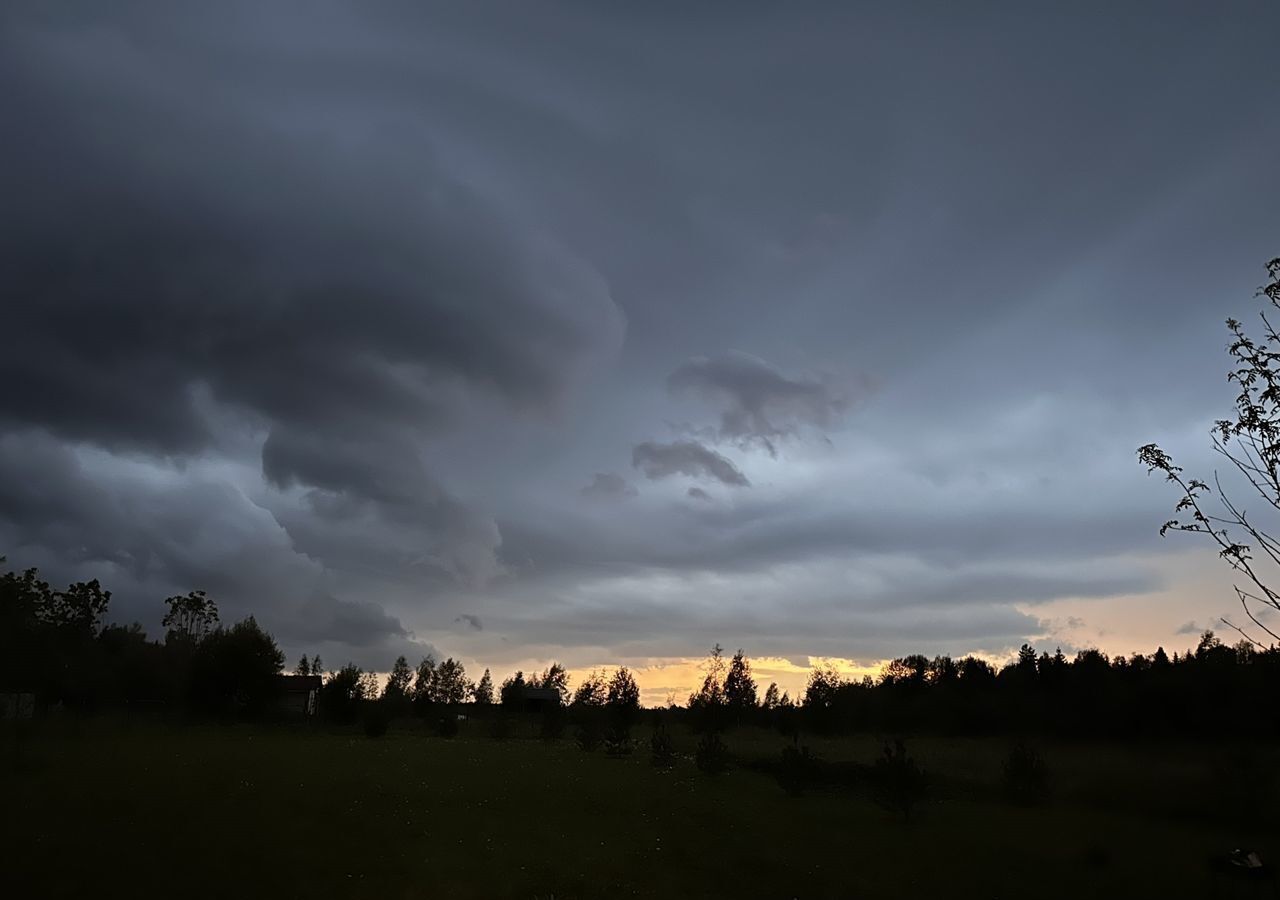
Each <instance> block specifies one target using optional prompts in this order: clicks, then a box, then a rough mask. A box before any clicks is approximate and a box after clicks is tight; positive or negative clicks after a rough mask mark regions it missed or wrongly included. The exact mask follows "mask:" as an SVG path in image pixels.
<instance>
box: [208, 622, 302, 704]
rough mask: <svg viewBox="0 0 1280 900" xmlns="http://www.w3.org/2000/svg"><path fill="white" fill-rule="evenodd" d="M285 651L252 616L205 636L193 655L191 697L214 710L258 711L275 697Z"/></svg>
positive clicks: (216, 629)
mask: <svg viewBox="0 0 1280 900" xmlns="http://www.w3.org/2000/svg"><path fill="white" fill-rule="evenodd" d="M283 667H284V653H283V652H282V651H281V650H280V648H279V647H277V646H276V642H275V640H274V639H273V638H272V637H271V635H270V634H268V633H267V632H266V631H264V630H263V629H262V628H261V627H260V626H259V625H258V623H257V621H256V620H255V619H254V617H253V616H249V617H248V618H247V619H245V620H243V621H241V622H237V623H236V624H234V625H232V626H231V627H230V628H229V629H223V628H215V629H214V630H213V631H211V632H209V633H208V634H206V635H205V636H204V638H203V639H202V640H201V641H200V643H199V644H198V645H197V647H196V651H195V655H194V657H193V659H192V672H191V690H192V694H193V699H194V700H195V701H196V702H197V704H199V705H200V706H202V707H203V708H205V709H208V710H210V711H215V712H232V711H237V710H244V711H247V712H250V713H257V712H261V711H263V710H264V709H266V708H267V706H268V705H269V704H270V703H271V702H272V700H273V699H274V697H275V692H276V682H275V677H276V675H278V674H280V670H281V669H282V668H283Z"/></svg>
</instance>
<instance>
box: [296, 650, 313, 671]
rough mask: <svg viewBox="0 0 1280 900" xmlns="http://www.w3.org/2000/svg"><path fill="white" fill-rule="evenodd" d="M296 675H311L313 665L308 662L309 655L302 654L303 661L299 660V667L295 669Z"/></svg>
mask: <svg viewBox="0 0 1280 900" xmlns="http://www.w3.org/2000/svg"><path fill="white" fill-rule="evenodd" d="M293 674H294V675H310V674H311V663H309V662H307V654H305V653H304V654H302V659H300V660H298V665H297V666H295V667H294V670H293Z"/></svg>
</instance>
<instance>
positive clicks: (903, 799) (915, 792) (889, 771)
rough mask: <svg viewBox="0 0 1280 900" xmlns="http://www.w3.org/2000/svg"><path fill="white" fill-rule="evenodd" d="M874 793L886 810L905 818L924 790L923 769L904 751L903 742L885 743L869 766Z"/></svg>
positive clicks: (910, 812)
mask: <svg viewBox="0 0 1280 900" xmlns="http://www.w3.org/2000/svg"><path fill="white" fill-rule="evenodd" d="M872 776H873V778H874V780H875V796H876V800H877V802H878V803H880V805H881V806H883V807H885V808H886V809H888V810H891V811H893V812H896V813H900V814H901V815H902V817H903V819H905V820H906V821H907V822H910V821H911V816H912V814H913V813H914V812H915V809H916V807H917V806H918V805H919V803H920V801H921V800H923V799H924V797H925V793H926V777H925V773H924V770H923V769H921V768H920V766H918V765H917V764H916V761H915V760H914V759H912V758H911V757H910V756H908V755H907V747H906V744H905V743H904V742H903V741H901V740H896V741H894V742H893V743H892V744H888V743H886V744H885V745H884V753H883V754H882V755H881V756H880V758H879V759H877V760H876V764H875V766H874V768H873V770H872Z"/></svg>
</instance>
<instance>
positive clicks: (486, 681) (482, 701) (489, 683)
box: [471, 669, 493, 706]
mask: <svg viewBox="0 0 1280 900" xmlns="http://www.w3.org/2000/svg"><path fill="white" fill-rule="evenodd" d="M471 696H472V697H473V698H474V700H475V703H476V705H477V706H491V705H493V676H492V675H490V674H489V670H488V669H485V670H484V674H483V675H481V676H480V680H479V681H478V682H476V687H475V690H474V691H472V692H471Z"/></svg>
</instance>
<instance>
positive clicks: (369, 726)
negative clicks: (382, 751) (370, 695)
mask: <svg viewBox="0 0 1280 900" xmlns="http://www.w3.org/2000/svg"><path fill="white" fill-rule="evenodd" d="M361 718H362V719H363V722H364V733H365V735H366V736H368V737H371V738H379V737H382V736H383V735H384V734H386V733H387V726H388V725H390V724H391V711H390V710H389V709H388V708H387V704H385V703H383V702H382V701H380V700H374V701H368V702H366V703H365V704H364V709H363V710H362V716H361Z"/></svg>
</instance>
